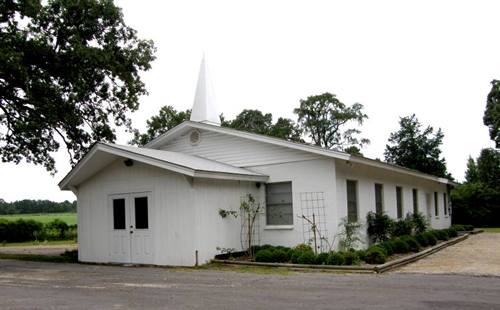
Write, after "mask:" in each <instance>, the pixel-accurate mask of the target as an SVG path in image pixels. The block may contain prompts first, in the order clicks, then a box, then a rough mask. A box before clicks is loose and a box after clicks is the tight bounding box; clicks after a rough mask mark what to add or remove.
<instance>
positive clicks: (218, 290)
mask: <svg viewBox="0 0 500 310" xmlns="http://www.w3.org/2000/svg"><path fill="white" fill-rule="evenodd" d="M499 287H500V278H495V277H486V278H482V277H468V276H460V275H415V274H394V273H393V274H384V275H337V274H329V273H295V274H291V275H276V274H255V273H239V272H229V271H226V272H220V271H214V270H186V269H185V270H177V269H166V268H149V267H139V268H136V267H113V266H95V265H79V264H54V263H41V262H25V261H14V260H0V300H1V301H2V302H1V307H2V308H3V309H9V308H12V309H17V308H29V309H33V308H37V309H45V308H72V309H124V308H142V309H151V308H153V309H154V308H162V309H165V308H168V309H280V310H282V309H287V310H288V309H301V310H303V309H332V308H336V309H366V308H370V309H423V308H425V309H498V308H500V294H499Z"/></svg>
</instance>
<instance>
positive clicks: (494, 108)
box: [483, 80, 500, 148]
mask: <svg viewBox="0 0 500 310" xmlns="http://www.w3.org/2000/svg"><path fill="white" fill-rule="evenodd" d="M491 85H492V86H491V91H490V93H489V94H488V98H487V101H486V110H485V111H484V117H483V122H484V124H485V125H486V126H488V128H489V130H490V139H491V140H493V141H494V142H495V146H496V148H500V81H498V80H493V81H492V82H491Z"/></svg>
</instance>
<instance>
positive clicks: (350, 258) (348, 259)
mask: <svg viewBox="0 0 500 310" xmlns="http://www.w3.org/2000/svg"><path fill="white" fill-rule="evenodd" d="M359 262H360V258H359V255H358V252H357V251H348V252H345V253H344V264H346V265H358V264H359Z"/></svg>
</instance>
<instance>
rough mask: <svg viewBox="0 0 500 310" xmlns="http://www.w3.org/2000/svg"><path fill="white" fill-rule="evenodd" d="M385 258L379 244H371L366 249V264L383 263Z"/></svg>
mask: <svg viewBox="0 0 500 310" xmlns="http://www.w3.org/2000/svg"><path fill="white" fill-rule="evenodd" d="M386 260H387V255H386V254H385V253H384V249H382V248H381V247H379V246H376V245H375V246H372V247H370V248H369V249H368V250H367V251H366V255H365V262H366V263H368V264H375V265H376V264H383V263H385V261H386Z"/></svg>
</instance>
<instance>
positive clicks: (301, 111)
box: [294, 93, 370, 150]
mask: <svg viewBox="0 0 500 310" xmlns="http://www.w3.org/2000/svg"><path fill="white" fill-rule="evenodd" d="M294 112H295V113H296V114H297V116H298V122H299V125H300V127H301V128H302V129H303V130H304V132H305V133H306V134H308V135H309V137H310V138H311V139H312V141H313V143H314V144H316V145H317V146H320V147H323V148H328V149H338V150H344V149H346V148H348V147H350V146H353V145H354V146H359V147H361V146H363V145H364V144H367V143H369V142H370V141H369V140H368V139H364V138H358V137H357V135H359V134H360V133H361V131H360V130H359V129H357V128H347V129H346V128H345V127H346V126H347V125H348V123H349V122H355V123H357V124H358V125H361V124H363V121H364V120H365V119H367V118H368V116H367V115H366V114H364V113H363V105H361V104H359V103H355V104H353V105H351V106H348V105H345V104H344V103H342V102H341V101H340V100H338V99H337V97H336V96H335V95H334V94H331V93H324V94H321V95H317V96H310V97H308V98H307V99H306V100H300V106H299V107H298V108H296V109H295V110H294Z"/></svg>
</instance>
